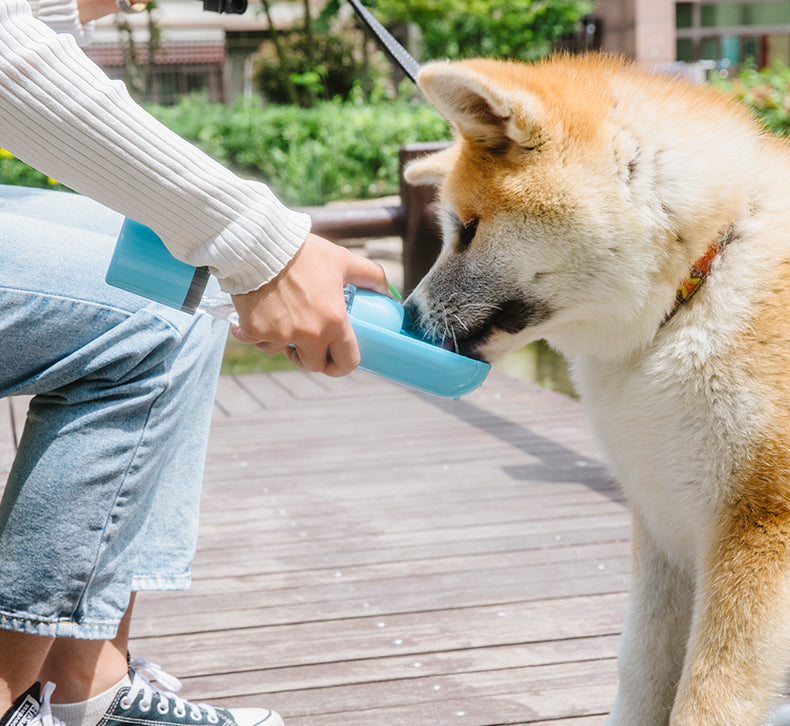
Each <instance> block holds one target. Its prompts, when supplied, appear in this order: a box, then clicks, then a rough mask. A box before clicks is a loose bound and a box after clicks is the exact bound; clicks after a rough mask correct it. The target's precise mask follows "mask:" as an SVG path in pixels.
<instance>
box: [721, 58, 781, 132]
mask: <svg viewBox="0 0 790 726" xmlns="http://www.w3.org/2000/svg"><path fill="white" fill-rule="evenodd" d="M713 84H714V85H715V86H717V87H719V88H722V89H724V90H725V91H727V92H729V93H732V94H734V95H735V97H736V98H739V99H740V100H741V101H743V102H744V103H745V104H746V105H747V106H748V107H749V108H750V109H751V110H752V112H753V113H754V115H755V116H756V117H757V118H758V119H759V120H760V121H761V122H762V123H763V124H764V125H765V126H766V127H767V128H769V129H770V130H771V131H774V132H776V133H778V134H781V135H783V136H786V135H788V134H790V68H788V67H786V66H784V65H776V66H773V67H772V68H764V69H763V70H757V69H756V68H755V67H754V66H746V67H745V68H743V69H742V70H741V71H740V73H738V75H737V76H736V77H735V78H734V79H732V80H726V79H724V80H723V79H715V80H714V81H713Z"/></svg>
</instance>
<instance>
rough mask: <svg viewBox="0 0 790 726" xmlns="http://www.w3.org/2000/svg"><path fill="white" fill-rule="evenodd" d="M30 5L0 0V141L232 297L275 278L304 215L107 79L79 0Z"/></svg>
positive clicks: (292, 249)
mask: <svg viewBox="0 0 790 726" xmlns="http://www.w3.org/2000/svg"><path fill="white" fill-rule="evenodd" d="M34 7H35V9H36V13H37V16H38V17H34V16H33V14H32V12H31V5H30V4H28V2H27V1H26V0H0V147H3V148H5V149H7V150H8V151H10V152H11V153H12V154H14V156H16V157H18V158H19V159H22V160H23V161H25V162H26V163H28V164H30V165H31V166H33V167H35V168H36V169H38V170H40V171H42V172H44V173H45V174H47V175H48V176H50V177H52V178H54V179H57V180H58V181H60V182H62V183H63V184H65V185H67V186H69V187H71V188H72V189H75V190H76V191H78V192H81V193H83V194H85V195H87V196H89V197H92V198H93V199H96V200H97V201H99V202H101V203H103V204H105V205H106V206H108V207H110V208H112V209H115V210H116V211H118V212H120V213H121V214H124V215H126V216H127V217H130V218H132V219H134V220H136V221H138V222H140V223H142V224H145V225H147V226H148V227H151V229H153V230H154V231H155V232H156V233H157V234H158V235H159V236H160V237H161V238H162V239H163V241H164V242H165V244H166V245H167V247H168V249H169V250H170V251H171V252H172V254H173V255H174V256H176V257H178V258H179V259H181V260H184V261H185V262H189V263H190V264H192V265H198V266H201V265H207V266H208V267H209V268H210V269H211V271H212V273H213V274H215V275H216V277H217V278H218V279H219V281H220V283H221V285H222V287H223V289H224V290H226V291H228V292H231V293H239V292H247V291H249V290H254V289H256V288H258V287H260V286H261V285H263V284H264V283H265V282H267V281H268V280H270V279H271V278H272V277H274V276H275V275H276V274H277V273H278V272H279V271H280V270H281V269H282V268H283V267H284V266H285V264H286V263H287V262H288V260H290V258H291V257H292V256H293V255H294V254H295V253H296V251H297V250H298V249H299V247H300V246H301V244H302V242H304V240H305V237H306V236H307V234H308V232H309V229H310V219H309V217H307V215H305V214H301V213H298V212H295V211H293V210H289V209H287V208H286V207H284V206H283V205H282V204H281V203H280V202H279V201H278V200H277V199H276V197H275V196H274V194H273V193H272V192H271V190H270V189H269V188H268V187H267V186H266V185H264V184H261V183H259V182H253V181H249V180H244V179H241V178H239V177H237V176H236V175H235V174H233V173H232V172H230V171H228V170H227V169H225V168H224V167H223V166H222V165H221V164H219V163H217V162H215V161H214V160H213V159H211V158H210V157H208V156H207V155H206V154H204V153H203V152H201V151H200V150H198V149H197V148H195V147H194V146H192V145H191V144H189V143H188V142H186V141H184V140H183V139H182V138H180V137H179V136H178V135H176V134H174V133H173V132H171V131H170V130H168V129H167V128H166V127H165V126H163V125H162V124H160V123H159V122H158V121H156V120H155V119H154V118H153V117H152V116H150V115H149V114H148V113H146V112H145V111H144V110H143V109H141V108H140V107H139V106H138V105H137V104H136V103H135V102H134V101H133V100H132V99H131V97H130V96H129V94H128V92H127V90H126V87H125V86H124V84H123V83H122V82H121V81H111V80H109V79H108V78H107V77H106V76H105V75H104V73H102V71H101V70H100V69H99V68H98V66H96V65H95V64H94V63H93V62H92V61H91V60H90V59H89V58H88V57H87V56H86V55H85V54H84V53H83V52H82V51H81V50H80V48H79V45H78V44H77V41H76V40H75V37H74V36H76V37H77V38H79V39H80V42H85V41H86V39H87V37H88V36H89V35H90V30H91V28H90V27H86V28H82V27H81V26H80V25H79V22H78V21H77V19H76V3H75V2H74V0H34ZM50 25H51V26H52V27H50ZM53 28H55V30H68V31H69V32H70V33H72V34H66V33H63V32H61V33H56V32H55V30H53Z"/></svg>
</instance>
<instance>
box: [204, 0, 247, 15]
mask: <svg viewBox="0 0 790 726" xmlns="http://www.w3.org/2000/svg"><path fill="white" fill-rule="evenodd" d="M246 9H247V0H203V10H210V11H211V12H212V13H234V14H235V15H241V14H242V13H243V12H244V11H245V10H246Z"/></svg>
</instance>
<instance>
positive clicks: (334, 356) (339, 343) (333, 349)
mask: <svg viewBox="0 0 790 726" xmlns="http://www.w3.org/2000/svg"><path fill="white" fill-rule="evenodd" d="M359 361H360V355H359V345H358V344H357V338H356V336H355V335H354V330H353V328H352V327H351V322H350V321H349V322H348V325H347V326H346V328H345V330H344V334H343V336H342V337H339V338H337V339H336V340H334V341H333V342H332V343H331V344H330V346H329V357H328V359H327V364H326V367H325V368H324V370H323V373H325V374H326V375H328V376H332V377H333V378H340V377H341V376H345V375H346V374H348V373H351V371H353V370H354V369H355V368H356V367H357V366H358V365H359Z"/></svg>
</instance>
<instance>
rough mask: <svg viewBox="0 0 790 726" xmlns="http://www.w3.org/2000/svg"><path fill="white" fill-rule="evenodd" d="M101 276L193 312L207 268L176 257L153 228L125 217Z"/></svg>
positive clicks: (203, 288)
mask: <svg viewBox="0 0 790 726" xmlns="http://www.w3.org/2000/svg"><path fill="white" fill-rule="evenodd" d="M105 279H106V281H107V283H108V284H110V285H113V286H115V287H119V288H121V289H122V290H127V291H128V292H133V293H136V294H137V295H142V296H143V297H147V298H149V299H150V300H156V301H157V302H160V303H163V304H164V305H169V306H170V307H174V308H178V309H180V310H183V311H184V312H188V313H194V312H195V310H197V307H198V304H199V303H200V298H201V297H202V296H203V291H204V290H205V289H206V285H207V284H208V279H209V271H208V268H207V267H193V266H192V265H189V264H187V263H186V262H181V260H177V259H176V258H175V257H173V255H171V254H170V252H169V251H168V249H167V247H165V244H164V242H162V240H161V238H160V237H159V236H158V235H157V234H156V233H155V232H154V231H153V230H151V229H149V228H148V227H146V226H145V225H142V224H139V223H138V222H134V221H132V220H131V219H127V220H125V221H124V223H123V226H122V227H121V232H120V234H119V236H118V242H117V243H116V245H115V252H114V253H113V256H112V260H111V261H110V267H109V269H108V270H107V275H106V277H105Z"/></svg>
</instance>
